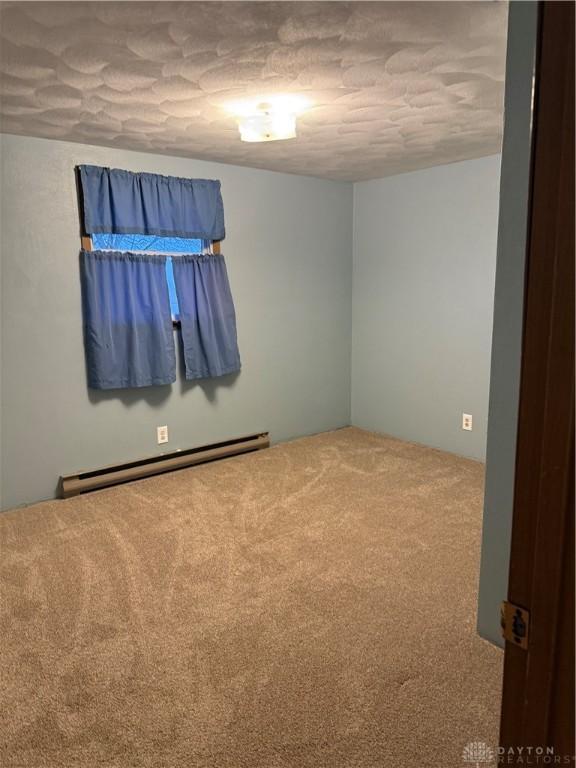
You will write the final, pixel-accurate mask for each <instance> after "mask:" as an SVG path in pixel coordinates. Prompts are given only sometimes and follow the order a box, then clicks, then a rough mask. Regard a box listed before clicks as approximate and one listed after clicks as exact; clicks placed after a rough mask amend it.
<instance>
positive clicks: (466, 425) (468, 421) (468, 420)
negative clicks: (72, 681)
mask: <svg viewBox="0 0 576 768" xmlns="http://www.w3.org/2000/svg"><path fill="white" fill-rule="evenodd" d="M462 429H466V430H468V432H472V414H471V413H463V414H462Z"/></svg>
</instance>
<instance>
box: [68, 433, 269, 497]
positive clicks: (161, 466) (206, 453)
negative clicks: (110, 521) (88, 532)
mask: <svg viewBox="0 0 576 768" xmlns="http://www.w3.org/2000/svg"><path fill="white" fill-rule="evenodd" d="M269 446H270V435H269V433H268V432H259V433H258V434H255V435H246V436H245V437H238V438H235V439H233V440H224V441H223V442H221V443H212V444H211V445H203V446H200V447H198V448H188V449H187V450H184V451H173V452H172V453H164V454H162V455H161V456H151V457H150V458H147V459H137V460H136V461H128V462H126V463H124V464H116V465H114V466H110V467H103V468H101V469H93V470H90V471H89V472H78V473H76V474H75V475H62V477H61V478H60V495H61V497H62V498H63V499H67V498H69V497H70V496H78V494H80V493H87V492H88V491H96V490H98V489H99V488H107V487H108V486H110V485H119V484H120V483H129V482H130V481H132V480H141V479H142V478H144V477H151V476H152V475H159V474H162V473H163V472H172V471H173V470H175V469H184V468H185V467H191V466H193V465H194V464H204V463H206V462H208V461H216V460H218V459H226V458H229V457H230V456H238V455H239V454H241V453H250V452H251V451H260V450H262V448H268V447H269Z"/></svg>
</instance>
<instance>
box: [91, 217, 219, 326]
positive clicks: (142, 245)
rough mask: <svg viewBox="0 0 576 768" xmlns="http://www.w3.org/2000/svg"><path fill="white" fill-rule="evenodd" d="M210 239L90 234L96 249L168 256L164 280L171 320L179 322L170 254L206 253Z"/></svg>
mask: <svg viewBox="0 0 576 768" xmlns="http://www.w3.org/2000/svg"><path fill="white" fill-rule="evenodd" d="M210 245H211V244H210V241H209V240H200V239H197V238H194V239H193V238H187V237H160V236H159V235H117V234H112V233H111V232H99V233H94V234H93V235H92V247H93V248H94V249H95V250H97V251H130V252H131V253H138V252H140V251H144V252H147V253H160V254H163V255H166V256H168V258H167V259H166V280H167V282H168V294H169V296H170V311H171V313H172V321H173V322H174V323H179V322H180V307H179V305H178V294H177V292H176V284H175V283H174V269H173V265H172V257H171V256H170V254H182V253H207V252H209V251H210Z"/></svg>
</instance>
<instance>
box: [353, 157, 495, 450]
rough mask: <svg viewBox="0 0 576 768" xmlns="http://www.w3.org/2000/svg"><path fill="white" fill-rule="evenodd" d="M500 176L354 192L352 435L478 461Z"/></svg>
mask: <svg viewBox="0 0 576 768" xmlns="http://www.w3.org/2000/svg"><path fill="white" fill-rule="evenodd" d="M499 171H500V156H499V155H495V156H491V157H485V158H481V159H478V160H468V161H465V162H461V163H454V164H452V165H445V166H439V167H436V168H430V169H427V170H422V171H416V172H414V173H407V174H404V175H402V176H394V177H390V178H386V179H380V180H376V181H367V182H361V183H358V184H355V185H354V250H353V253H354V270H353V309H352V423H353V424H355V425H356V426H359V427H364V428H366V429H372V430H376V431H378V432H385V433H387V434H390V435H394V436H396V437H400V438H403V439H406V440H412V441H415V442H418V443H424V444H426V445H431V446H434V447H437V448H441V449H443V450H446V451H450V452H453V453H457V454H461V455H463V456H471V457H473V458H476V459H481V460H484V457H485V449H486V425H487V416H488V382H489V371H490V344H491V330H492V308H493V295H494V272H495V262H496V232H497V220H498V183H499ZM463 412H465V413H471V414H472V416H473V419H474V424H473V430H472V432H465V431H463V430H462V427H461V423H462V413H463Z"/></svg>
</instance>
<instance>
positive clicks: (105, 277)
mask: <svg viewBox="0 0 576 768" xmlns="http://www.w3.org/2000/svg"><path fill="white" fill-rule="evenodd" d="M165 262H166V257H165V256H156V255H154V256H153V255H147V254H131V253H120V252H114V251H91V252H90V251H82V252H81V254H80V267H81V269H80V274H81V282H82V304H83V314H84V346H85V350H86V368H87V374H88V386H89V387H91V388H93V389H116V388H124V387H148V386H152V385H158V384H170V383H171V382H173V381H175V380H176V360H175V353H174V338H173V332H172V318H171V314H170V300H169V297H168V284H167V282H166V264H165Z"/></svg>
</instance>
